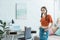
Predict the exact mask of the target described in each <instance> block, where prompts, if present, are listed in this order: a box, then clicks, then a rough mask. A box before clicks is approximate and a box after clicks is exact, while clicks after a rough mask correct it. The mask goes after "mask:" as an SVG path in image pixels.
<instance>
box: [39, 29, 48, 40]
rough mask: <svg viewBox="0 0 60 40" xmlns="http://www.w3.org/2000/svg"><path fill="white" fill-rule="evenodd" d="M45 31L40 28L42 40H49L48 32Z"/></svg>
mask: <svg viewBox="0 0 60 40" xmlns="http://www.w3.org/2000/svg"><path fill="white" fill-rule="evenodd" d="M44 30H45V29H43V28H40V33H39V34H40V35H39V36H40V40H48V31H44Z"/></svg>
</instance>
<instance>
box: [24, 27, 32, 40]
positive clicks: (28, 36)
mask: <svg viewBox="0 0 60 40" xmlns="http://www.w3.org/2000/svg"><path fill="white" fill-rule="evenodd" d="M24 36H25V40H32V37H31V28H30V27H29V28H28V27H25V35H24Z"/></svg>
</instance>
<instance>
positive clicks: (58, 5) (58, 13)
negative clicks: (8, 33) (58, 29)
mask: <svg viewBox="0 0 60 40" xmlns="http://www.w3.org/2000/svg"><path fill="white" fill-rule="evenodd" d="M57 18H60V0H55V21H57Z"/></svg>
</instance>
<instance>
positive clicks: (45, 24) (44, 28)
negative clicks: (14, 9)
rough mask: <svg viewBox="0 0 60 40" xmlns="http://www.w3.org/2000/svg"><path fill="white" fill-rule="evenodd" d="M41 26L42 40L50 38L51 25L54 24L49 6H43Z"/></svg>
mask: <svg viewBox="0 0 60 40" xmlns="http://www.w3.org/2000/svg"><path fill="white" fill-rule="evenodd" d="M40 23H41V27H40V40H47V39H48V30H49V27H51V26H52V24H53V21H52V17H51V15H48V14H47V8H46V7H42V8H41V19H40Z"/></svg>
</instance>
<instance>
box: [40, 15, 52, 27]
mask: <svg viewBox="0 0 60 40" xmlns="http://www.w3.org/2000/svg"><path fill="white" fill-rule="evenodd" d="M47 20H48V21H47ZM47 20H46V18H43V17H42V18H41V20H40V22H41V25H42V26H48V25H49V23H52V22H53V21H52V17H51V15H47Z"/></svg>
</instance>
